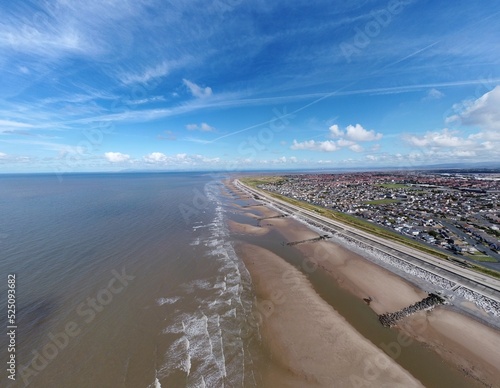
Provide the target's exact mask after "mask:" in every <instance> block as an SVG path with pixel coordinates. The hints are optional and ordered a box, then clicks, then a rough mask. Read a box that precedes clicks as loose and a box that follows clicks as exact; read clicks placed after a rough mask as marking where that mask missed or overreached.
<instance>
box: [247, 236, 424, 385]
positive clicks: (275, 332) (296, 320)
mask: <svg viewBox="0 0 500 388" xmlns="http://www.w3.org/2000/svg"><path fill="white" fill-rule="evenodd" d="M237 250H238V253H239V255H240V257H242V259H243V260H244V262H245V265H246V266H247V268H248V270H249V272H250V275H251V277H252V281H253V286H254V290H255V292H256V295H257V302H256V309H257V311H259V314H260V315H259V316H260V317H261V318H262V323H261V334H262V337H263V340H264V344H265V345H266V346H267V349H268V352H269V354H270V356H271V359H272V361H273V363H274V364H275V368H270V371H269V374H268V375H267V376H264V383H265V386H269V387H275V386H284V385H283V381H285V384H286V385H285V386H318V387H332V386H338V387H345V386H356V385H360V384H369V385H368V386H378V387H380V386H400V387H403V386H404V387H420V386H422V385H421V384H420V382H419V381H418V380H416V379H415V378H414V377H413V376H411V375H410V374H409V373H408V372H407V371H405V370H404V369H403V368H402V367H401V366H399V365H398V364H397V363H396V362H395V361H394V360H392V359H391V358H390V357H388V356H387V355H386V354H385V353H384V352H383V351H381V350H380V349H379V348H377V347H376V346H375V345H373V344H372V343H371V342H369V341H368V340H367V339H365V338H364V337H363V336H362V335H361V334H359V333H358V332H357V331H356V330H355V329H354V328H352V326H351V325H349V323H348V322H347V321H346V320H345V319H344V318H343V317H342V316H341V315H340V314H338V313H337V312H336V311H335V310H334V309H333V308H332V307H331V306H330V305H329V304H327V303H326V302H325V301H324V300H323V299H322V298H321V297H320V296H319V295H318V294H317V293H316V292H315V291H314V289H313V288H312V286H311V284H310V283H309V281H308V280H307V278H306V277H305V276H304V275H303V274H302V273H301V272H300V271H298V270H297V269H296V268H295V267H293V266H292V265H290V264H288V263H287V262H286V261H285V260H284V259H283V258H281V257H279V256H277V255H275V254H274V253H272V252H270V251H268V250H266V249H264V248H261V247H257V246H255V245H251V244H246V243H239V244H238V245H237ZM284 274H286V276H285V277H284ZM290 279H292V280H293V281H292V282H290ZM277 371H279V372H277ZM285 373H286V374H287V375H288V376H287V378H286V379H285V380H283V374H285ZM277 376H279V378H278V381H275V380H276V379H277ZM276 384H278V385H276Z"/></svg>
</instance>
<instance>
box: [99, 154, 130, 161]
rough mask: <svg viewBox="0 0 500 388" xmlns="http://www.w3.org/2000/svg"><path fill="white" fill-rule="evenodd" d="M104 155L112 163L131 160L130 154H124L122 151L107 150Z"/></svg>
mask: <svg viewBox="0 0 500 388" xmlns="http://www.w3.org/2000/svg"><path fill="white" fill-rule="evenodd" d="M104 157H105V158H106V159H107V160H108V162H111V163H123V162H128V161H129V160H130V155H127V154H122V153H121V152H106V153H104Z"/></svg>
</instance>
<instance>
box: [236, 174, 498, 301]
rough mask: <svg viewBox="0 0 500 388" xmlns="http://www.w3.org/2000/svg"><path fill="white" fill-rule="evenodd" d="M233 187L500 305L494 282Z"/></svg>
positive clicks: (482, 275) (261, 194) (387, 241)
mask: <svg viewBox="0 0 500 388" xmlns="http://www.w3.org/2000/svg"><path fill="white" fill-rule="evenodd" d="M234 184H235V185H236V187H238V188H240V189H241V190H243V191H245V192H247V193H248V194H250V195H257V196H259V197H260V198H265V200H266V201H268V202H270V203H272V204H275V205H278V206H279V207H280V208H282V209H287V210H288V211H289V212H291V213H294V214H296V215H298V216H300V217H302V218H304V219H306V220H310V221H312V222H315V223H318V222H319V223H321V224H323V225H325V226H328V227H330V228H333V229H334V230H336V231H337V233H340V234H344V235H345V236H349V237H350V238H355V239H357V240H359V241H361V242H362V243H365V244H369V245H370V246H372V247H373V248H374V249H377V250H379V251H382V252H384V253H386V254H389V255H392V256H395V255H397V256H396V257H397V258H398V259H401V260H404V261H407V262H409V263H411V264H413V265H416V266H418V267H419V268H421V269H423V270H425V271H429V272H431V273H434V274H436V275H438V276H441V277H443V278H445V279H448V280H450V281H453V282H455V283H457V284H458V285H461V286H464V287H466V288H469V289H471V290H473V291H476V292H478V293H480V294H482V295H485V296H487V297H489V298H491V299H493V300H495V301H497V302H499V303H500V280H498V279H495V278H492V277H489V276H487V275H484V274H481V273H478V272H474V271H472V270H470V269H468V268H463V267H461V266H459V265H457V264H455V263H453V262H450V261H446V260H441V259H438V258H436V257H433V256H431V255H429V254H426V253H425V252H420V251H418V250H414V249H412V248H410V247H408V246H405V245H403V244H400V243H397V242H395V241H391V240H387V239H384V238H381V237H378V236H374V235H372V234H369V233H367V232H364V231H362V230H358V229H356V228H354V227H352V226H350V225H346V224H344V223H341V222H339V221H335V220H332V219H330V218H326V217H323V216H321V215H319V214H317V213H314V212H312V211H309V210H306V209H303V208H300V207H298V206H295V205H292V204H290V203H288V202H285V201H282V200H280V199H277V198H274V197H272V196H270V195H269V194H267V193H265V192H263V191H260V190H255V189H253V188H250V187H248V186H246V185H244V184H243V183H241V181H239V180H238V179H235V180H234Z"/></svg>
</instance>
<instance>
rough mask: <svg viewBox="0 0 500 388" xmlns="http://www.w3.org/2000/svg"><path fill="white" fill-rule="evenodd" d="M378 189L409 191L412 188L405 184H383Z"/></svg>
mask: <svg viewBox="0 0 500 388" xmlns="http://www.w3.org/2000/svg"><path fill="white" fill-rule="evenodd" d="M377 186H378V187H385V188H386V189H409V188H411V186H409V185H406V184H404V183H381V184H379V185H377Z"/></svg>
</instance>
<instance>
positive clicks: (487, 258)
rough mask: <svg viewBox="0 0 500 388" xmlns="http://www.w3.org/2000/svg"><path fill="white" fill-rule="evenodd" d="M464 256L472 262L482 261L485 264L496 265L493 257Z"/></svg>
mask: <svg viewBox="0 0 500 388" xmlns="http://www.w3.org/2000/svg"><path fill="white" fill-rule="evenodd" d="M466 256H467V257H469V258H471V259H472V260H476V261H483V262H487V263H497V261H496V260H495V259H494V258H493V257H491V256H488V255H483V254H482V253H479V254H473V255H466Z"/></svg>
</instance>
